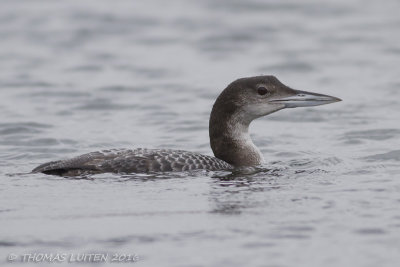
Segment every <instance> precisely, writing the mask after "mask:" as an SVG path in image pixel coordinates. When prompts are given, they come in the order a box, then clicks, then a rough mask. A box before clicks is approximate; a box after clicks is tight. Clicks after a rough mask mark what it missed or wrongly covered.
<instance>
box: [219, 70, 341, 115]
mask: <svg viewBox="0 0 400 267" xmlns="http://www.w3.org/2000/svg"><path fill="white" fill-rule="evenodd" d="M338 101H341V99H339V98H336V97H333V96H328V95H322V94H316V93H311V92H305V91H299V90H294V89H292V88H290V87H288V86H286V85H284V84H283V83H281V82H280V81H279V80H278V79H277V78H276V77H275V76H271V75H266V76H256V77H249V78H242V79H238V80H236V81H234V82H232V83H231V84H230V85H228V87H227V88H226V89H225V90H224V91H223V92H222V93H221V94H220V95H219V97H218V99H217V101H216V102H215V104H214V107H216V106H217V108H218V106H220V107H222V106H225V107H229V109H230V112H233V113H238V114H237V115H238V116H243V119H245V120H250V121H249V122H251V121H252V120H254V119H256V118H259V117H262V116H265V115H268V114H271V113H273V112H275V111H278V110H281V109H284V108H296V107H309V106H319V105H325V104H330V103H333V102H338ZM218 109H219V108H218ZM233 113H232V114H233Z"/></svg>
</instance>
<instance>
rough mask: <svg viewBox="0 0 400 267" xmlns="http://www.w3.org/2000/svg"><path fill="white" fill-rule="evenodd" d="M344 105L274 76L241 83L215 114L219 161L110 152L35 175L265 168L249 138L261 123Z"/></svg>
mask: <svg viewBox="0 0 400 267" xmlns="http://www.w3.org/2000/svg"><path fill="white" fill-rule="evenodd" d="M338 101H341V99H339V98H337V97H333V96H328V95H322V94H317V93H311V92H306V91H299V90H295V89H292V88H290V87H288V86H286V85H284V84H283V83H281V82H280V81H279V80H278V79H277V78H276V77H275V76H271V75H265V76H256V77H248V78H241V79H238V80H235V81H234V82H232V83H231V84H229V85H228V86H227V87H226V88H225V89H224V90H223V91H222V93H221V94H220V95H219V96H218V98H217V100H216V101H215V103H214V106H213V108H212V111H211V115H210V121H209V137H210V144H211V148H212V151H213V152H214V155H215V157H212V156H207V155H202V154H199V153H194V152H188V151H183V150H171V149H146V148H136V149H110V150H102V151H96V152H91V153H87V154H83V155H81V156H77V157H74V158H71V159H66V160H59V161H52V162H48V163H44V164H42V165H40V166H38V167H37V168H35V169H33V170H32V172H33V173H45V174H51V175H60V176H79V175H86V174H98V173H119V174H128V173H147V172H170V171H190V170H209V171H216V170H231V169H234V168H238V167H248V166H255V165H260V164H262V163H263V161H264V158H263V155H262V154H261V152H260V150H259V149H258V148H257V147H256V146H255V145H254V143H253V142H252V140H251V138H250V135H249V125H250V123H251V122H252V121H253V120H254V119H257V118H260V117H263V116H266V115H268V114H271V113H273V112H276V111H278V110H281V109H284V108H296V107H309V106H318V105H324V104H329V103H334V102H338Z"/></svg>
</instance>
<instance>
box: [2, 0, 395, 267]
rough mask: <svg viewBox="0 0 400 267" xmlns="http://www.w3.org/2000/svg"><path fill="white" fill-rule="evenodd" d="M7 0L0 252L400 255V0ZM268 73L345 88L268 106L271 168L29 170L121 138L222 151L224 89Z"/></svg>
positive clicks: (263, 261) (369, 258)
mask: <svg viewBox="0 0 400 267" xmlns="http://www.w3.org/2000/svg"><path fill="white" fill-rule="evenodd" d="M0 5H1V8H0V77H1V78H0V114H1V117H0V118H1V119H0V166H1V167H0V192H1V193H0V257H1V258H0V263H1V264H9V265H10V266H11V265H12V266H18V265H21V266H31V265H33V266H41V265H42V264H43V263H34V262H30V263H26V262H25V263H22V262H19V261H18V260H16V261H15V262H8V260H7V257H8V255H10V253H12V254H14V255H18V256H21V255H23V254H26V253H66V254H71V253H74V254H78V253H103V254H107V255H112V254H113V253H118V254H122V255H123V254H135V255H137V256H138V258H139V260H138V261H137V262H135V263H133V265H134V266H271V267H272V266H274V267H275V266H276V267H277V266H282V267H285V266H296V267H299V266H352V267H353V266H371V267H375V266H399V262H400V209H399V206H400V180H399V179H400V177H399V176H400V124H399V116H400V105H399V97H400V93H399V92H400V91H399V88H400V75H399V66H400V31H399V29H400V16H399V11H400V2H399V1H397V0H387V1H372V0H365V1H362V0H335V1H333V0H332V1H311V0H310V1H308V0H303V1H294V0H292V1H278V0H276V1H261V0H259V1H255V0H251V1H239V0H235V1H231V0H229V1H228V0H225V1H214V0H208V1H178V0H177V1H175V0H174V1H161V0H158V1H140V2H139V1H105V0H102V1H99V0H92V1H45V0H41V1H28V0H26V1H11V0H9V1H1V2H0ZM260 74H273V75H276V76H277V77H278V78H279V79H280V80H281V81H282V82H283V83H285V84H287V85H289V86H291V87H293V88H296V89H300V90H308V91H314V92H319V93H324V94H329V95H334V96H337V97H340V98H342V99H343V100H344V101H342V102H340V103H335V104H332V105H326V106H321V107H314V108H302V109H300V108H299V109H291V110H283V111H280V112H277V113H275V114H272V115H270V116H268V117H266V118H262V119H259V120H257V121H256V122H254V123H253V124H252V126H251V132H252V137H253V139H254V142H255V143H256V144H257V145H258V146H259V148H260V149H261V151H262V152H263V154H264V157H265V159H266V163H265V166H264V168H263V169H261V171H259V172H257V173H249V174H246V173H233V174H232V173H225V172H223V173H209V172H208V173H207V172H197V173H191V174H188V173H175V174H173V173H172V174H160V175H125V176H121V175H113V174H102V175H96V176H93V177H90V179H66V178H60V177H55V176H46V175H43V174H26V173H29V172H30V170H32V169H33V168H34V167H36V166H37V165H39V164H41V163H43V162H47V161H50V160H56V159H62V158H67V157H71V156H75V155H79V154H82V153H85V152H89V151H95V150H100V149H107V148H120V147H131V148H134V147H148V148H174V149H185V150H189V151H196V152H200V153H204V154H209V155H212V151H211V149H210V147H209V140H208V117H209V113H210V110H211V107H212V104H213V102H214V100H215V98H216V97H217V95H218V94H219V92H220V91H221V90H222V89H223V88H225V86H226V85H227V84H228V83H230V82H231V81H233V80H235V79H237V78H240V77H246V76H254V75H260ZM24 173H25V174H24ZM68 264H72V263H67V262H64V263H63V264H61V265H68ZM109 264H110V263H109ZM51 265H60V264H56V263H49V264H47V265H46V266H51ZM77 265H79V264H77V263H75V264H74V265H73V266H77ZM88 265H91V264H86V265H85V266H88ZM92 265H93V266H100V265H101V264H100V263H92ZM114 265H115V264H114ZM116 265H118V264H117V263H116ZM122 265H123V266H128V265H132V263H131V264H128V263H125V264H124V263H120V264H119V265H118V266H122Z"/></svg>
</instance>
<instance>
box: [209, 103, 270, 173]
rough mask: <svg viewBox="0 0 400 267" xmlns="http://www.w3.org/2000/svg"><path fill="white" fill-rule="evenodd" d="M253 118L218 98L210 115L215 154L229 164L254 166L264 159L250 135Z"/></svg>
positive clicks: (211, 141)
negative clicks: (220, 101)
mask: <svg viewBox="0 0 400 267" xmlns="http://www.w3.org/2000/svg"><path fill="white" fill-rule="evenodd" d="M251 121H252V118H248V117H247V116H246V112H244V111H243V110H240V108H238V107H237V106H236V105H234V104H230V103H219V101H218V100H217V101H216V103H215V104H214V106H213V109H212V112H211V116H210V125H209V133H210V144H211V148H212V150H213V152H214V155H215V156H216V157H217V158H219V159H222V160H224V161H226V162H228V163H229V164H232V165H234V166H236V167H238V166H253V165H259V164H261V163H262V162H263V161H264V159H263V156H262V154H261V153H260V151H259V150H258V148H257V147H256V146H255V145H254V144H253V142H252V140H251V138H250V135H249V125H250V123H251Z"/></svg>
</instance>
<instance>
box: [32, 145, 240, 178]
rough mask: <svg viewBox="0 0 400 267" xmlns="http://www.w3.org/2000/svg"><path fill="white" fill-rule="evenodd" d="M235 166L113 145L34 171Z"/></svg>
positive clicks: (139, 170) (67, 173)
mask: <svg viewBox="0 0 400 267" xmlns="http://www.w3.org/2000/svg"><path fill="white" fill-rule="evenodd" d="M232 168H233V166H232V165H230V164H228V163H226V162H225V161H223V160H220V159H218V158H215V157H211V156H207V155H202V154H199V153H193V152H188V151H184V150H172V149H145V148H137V149H110V150H102V151H96V152H91V153H87V154H83V155H80V156H77V157H74V158H71V159H66V160H60V161H52V162H48V163H45V164H42V165H40V166H38V167H37V168H35V169H34V170H33V171H32V172H43V173H46V174H57V175H63V176H75V175H82V174H95V173H104V172H110V173H143V172H166V171H189V170H210V171H216V170H226V169H232Z"/></svg>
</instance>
